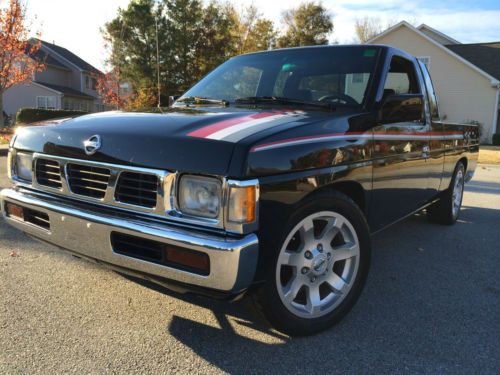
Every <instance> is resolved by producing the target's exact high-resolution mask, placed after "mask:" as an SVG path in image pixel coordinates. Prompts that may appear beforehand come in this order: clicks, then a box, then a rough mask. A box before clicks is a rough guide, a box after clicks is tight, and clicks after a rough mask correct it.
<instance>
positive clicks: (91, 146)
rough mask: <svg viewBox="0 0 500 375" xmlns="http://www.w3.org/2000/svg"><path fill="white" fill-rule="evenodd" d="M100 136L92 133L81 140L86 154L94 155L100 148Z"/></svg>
mask: <svg viewBox="0 0 500 375" xmlns="http://www.w3.org/2000/svg"><path fill="white" fill-rule="evenodd" d="M101 145H102V143H101V136H99V135H93V136H92V137H90V138H89V139H88V140H86V141H84V142H83V146H84V148H85V153H86V154H87V155H94V154H95V153H96V152H97V151H98V150H99V149H100V148H101Z"/></svg>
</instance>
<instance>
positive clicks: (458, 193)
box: [451, 168, 464, 218]
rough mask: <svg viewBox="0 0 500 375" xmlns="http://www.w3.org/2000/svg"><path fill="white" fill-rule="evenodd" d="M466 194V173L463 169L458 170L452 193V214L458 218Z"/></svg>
mask: <svg viewBox="0 0 500 375" xmlns="http://www.w3.org/2000/svg"><path fill="white" fill-rule="evenodd" d="M463 194H464V171H463V169H462V168H458V170H457V174H456V175H455V185H453V193H452V198H451V200H452V208H451V209H452V214H453V217H454V218H456V217H457V216H458V213H459V211H460V206H461V205H462V196H463Z"/></svg>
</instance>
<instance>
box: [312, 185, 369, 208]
mask: <svg viewBox="0 0 500 375" xmlns="http://www.w3.org/2000/svg"><path fill="white" fill-rule="evenodd" d="M324 191H337V192H339V193H342V194H344V195H346V196H347V197H349V198H350V199H352V200H353V201H354V203H356V204H357V205H358V207H359V208H360V209H361V211H362V212H363V214H365V216H366V214H367V193H366V191H365V189H364V188H363V186H362V185H361V184H360V183H359V182H357V181H352V180H348V181H338V182H333V183H331V184H328V185H324V186H321V187H319V188H318V189H316V190H314V191H313V192H311V193H310V194H308V195H307V196H306V197H304V199H310V198H312V197H314V195H316V194H319V193H322V192H324Z"/></svg>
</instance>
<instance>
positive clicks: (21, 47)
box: [0, 0, 45, 127]
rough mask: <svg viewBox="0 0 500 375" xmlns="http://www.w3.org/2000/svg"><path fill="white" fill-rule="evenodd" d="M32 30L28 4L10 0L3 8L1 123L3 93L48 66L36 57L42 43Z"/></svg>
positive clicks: (0, 119)
mask: <svg viewBox="0 0 500 375" xmlns="http://www.w3.org/2000/svg"><path fill="white" fill-rule="evenodd" d="M29 33H30V25H28V24H27V23H26V8H25V7H24V6H23V5H22V4H21V2H20V1H19V0H10V1H9V4H8V6H7V7H5V8H2V9H0V127H1V126H3V125H4V116H3V93H4V92H5V91H6V90H7V89H8V88H10V87H12V86H14V85H16V84H19V83H23V82H26V81H28V80H30V79H31V77H32V76H33V73H34V72H36V71H41V70H43V69H44V68H45V65H44V63H43V61H41V60H40V59H38V58H34V56H35V55H36V53H37V52H38V50H39V49H40V46H41V44H40V42H34V43H30V41H29V38H28V34H29Z"/></svg>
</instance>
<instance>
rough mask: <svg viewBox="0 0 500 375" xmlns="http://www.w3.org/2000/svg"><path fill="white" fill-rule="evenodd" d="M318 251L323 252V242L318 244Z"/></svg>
mask: <svg viewBox="0 0 500 375" xmlns="http://www.w3.org/2000/svg"><path fill="white" fill-rule="evenodd" d="M318 251H319V252H320V253H322V252H323V245H322V244H318Z"/></svg>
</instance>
